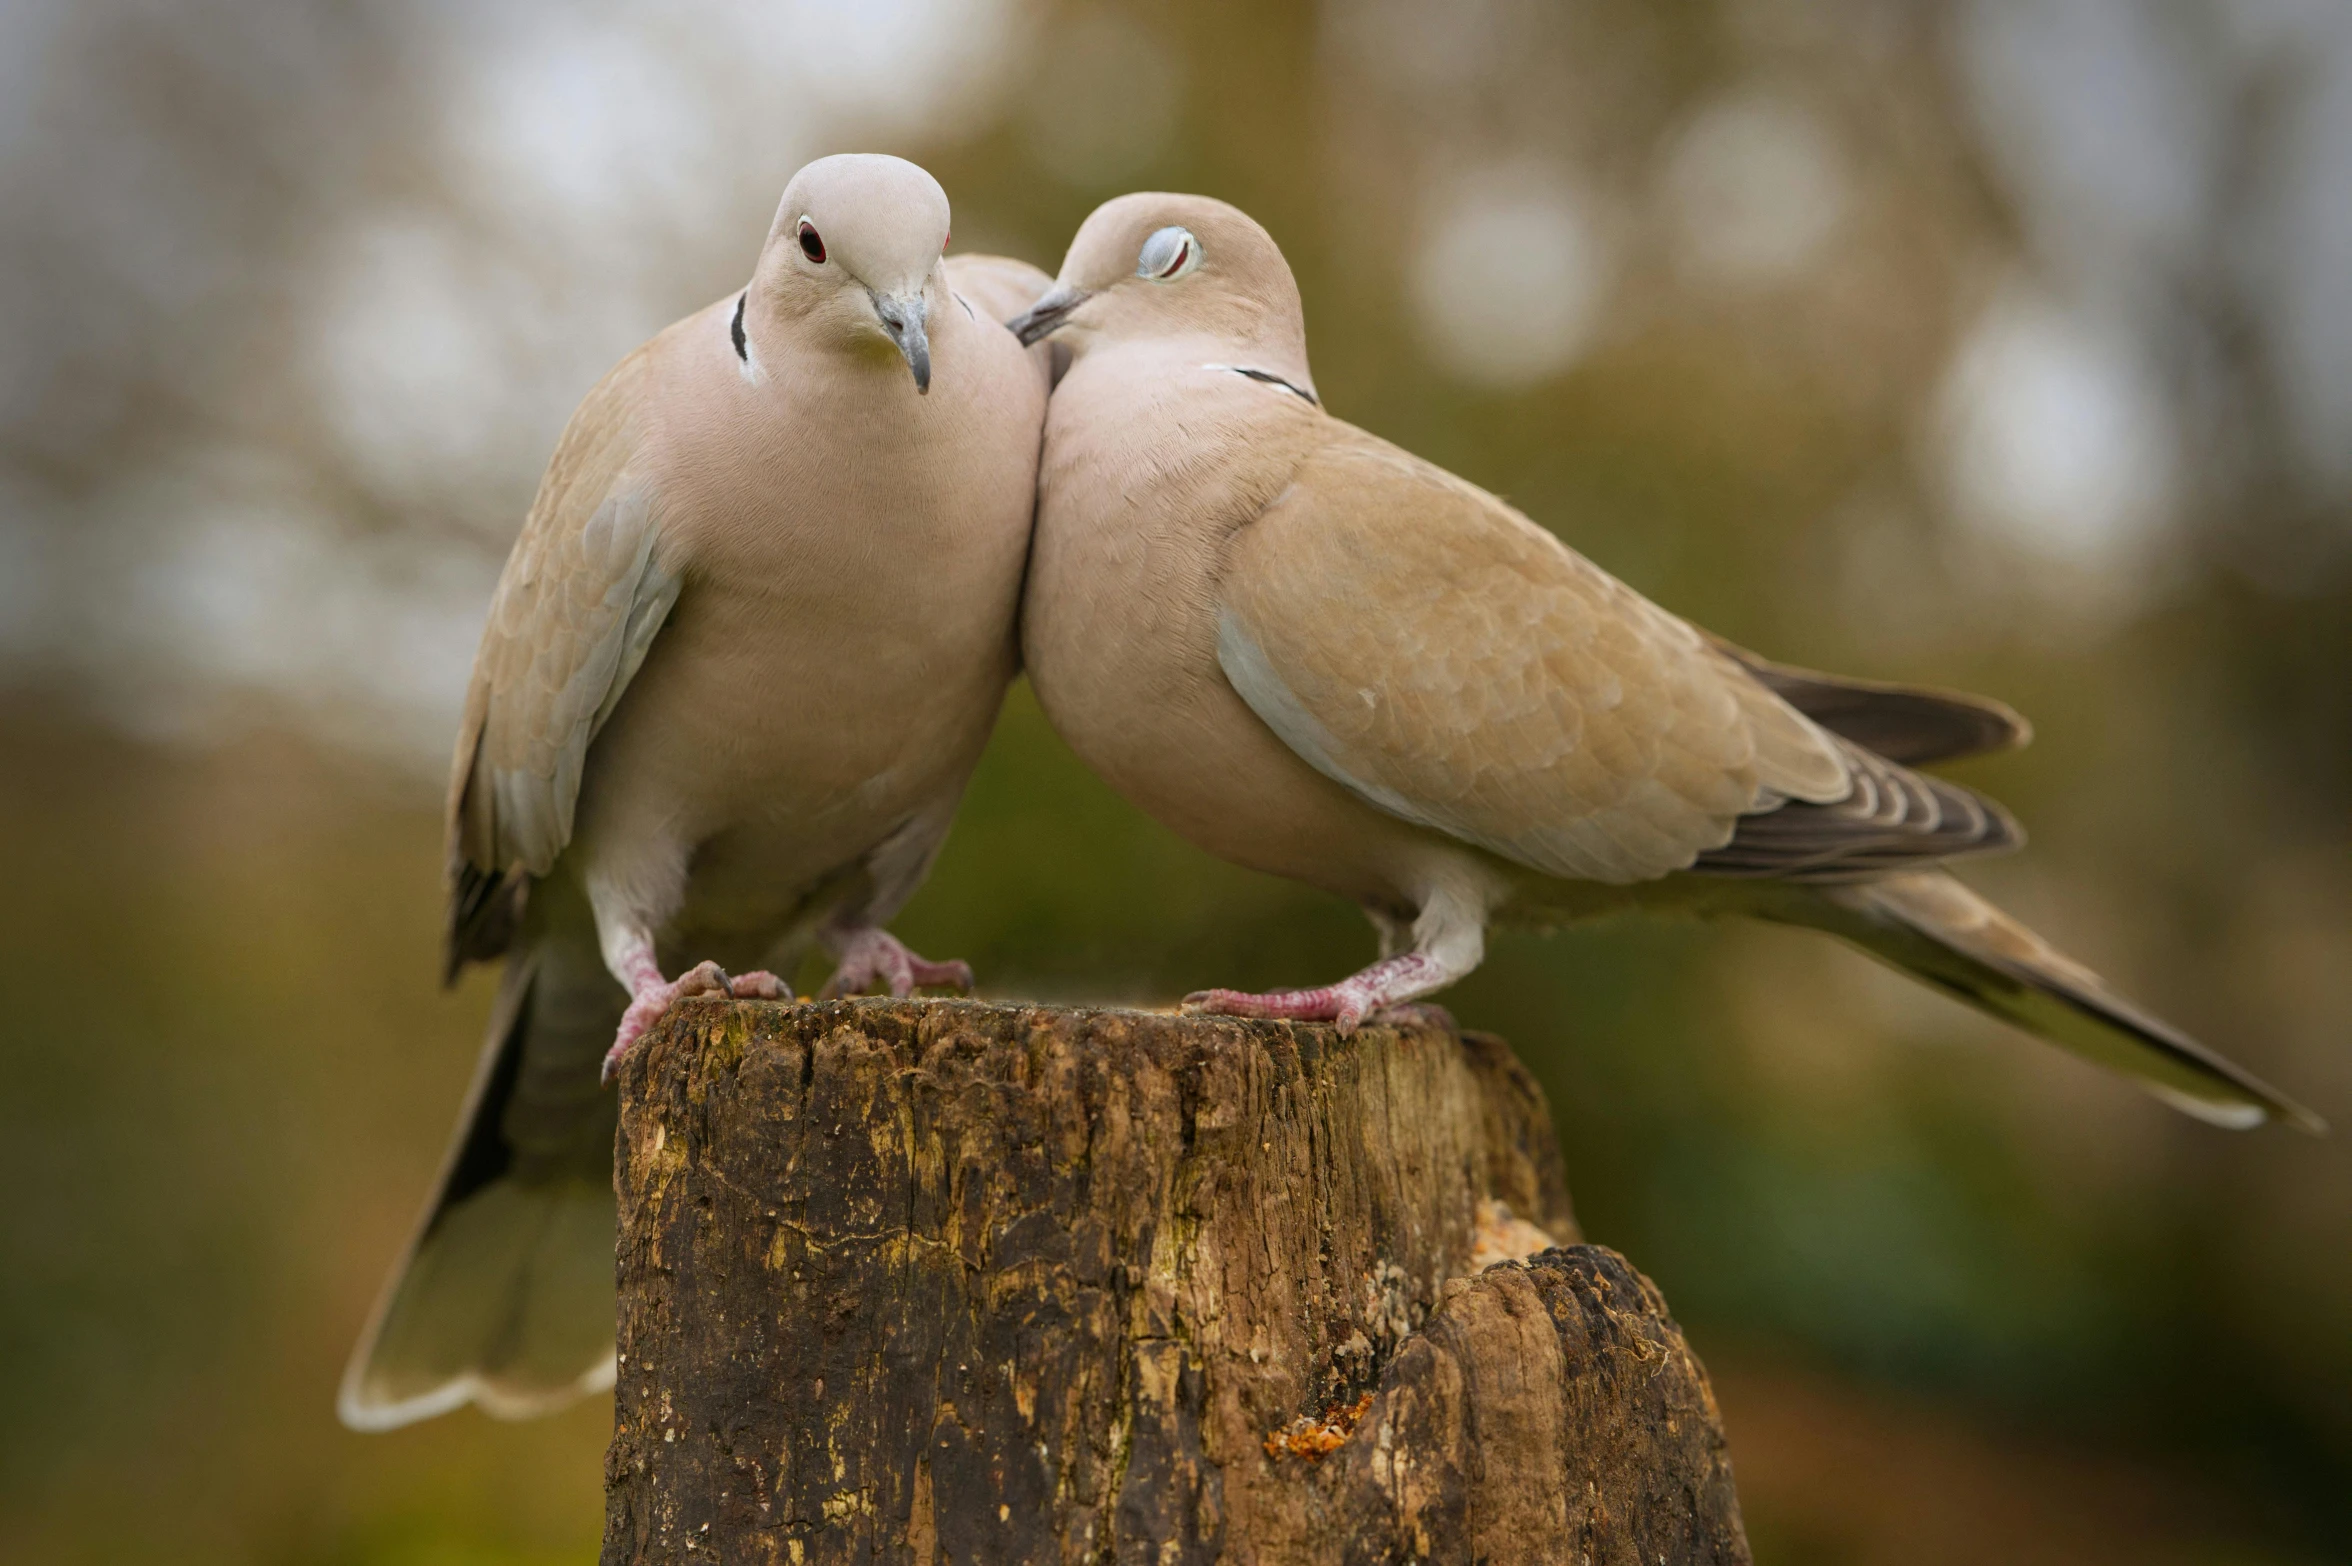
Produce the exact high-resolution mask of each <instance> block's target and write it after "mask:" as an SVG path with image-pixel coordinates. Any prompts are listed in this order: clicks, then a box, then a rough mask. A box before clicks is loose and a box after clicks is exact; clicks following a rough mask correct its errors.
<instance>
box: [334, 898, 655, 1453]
mask: <svg viewBox="0 0 2352 1566" xmlns="http://www.w3.org/2000/svg"><path fill="white" fill-rule="evenodd" d="M578 944H579V943H576V942H571V943H567V942H562V941H561V940H556V941H544V942H542V943H540V944H539V945H537V946H534V947H533V948H531V949H528V950H525V951H518V952H517V953H516V954H515V955H514V956H513V957H511V958H510V959H509V960H508V963H507V969H506V973H505V975H504V976H503V978H502V979H501V981H500V983H499V991H498V1001H497V1004H496V1006H495V1007H494V1008H493V1010H492V1012H491V1020H490V1037H489V1041H488V1044H487V1046H486V1047H485V1049H484V1051H483V1056H482V1065H481V1069H480V1071H479V1073H478V1074H477V1075H476V1077H475V1080H474V1087H473V1091H472V1092H471V1094H470V1095H469V1096H468V1099H467V1103H466V1109H465V1113H464V1115H463V1117H462V1118H461V1119H460V1120H459V1122H458V1135H457V1141H456V1144H455V1145H454V1146H453V1147H452V1148H451V1149H450V1154H449V1160H448V1163H447V1164H446V1165H445V1166H444V1168H443V1171H442V1175H441V1185H440V1189H439V1191H438V1192H437V1193H436V1195H435V1197H434V1199H433V1203H432V1205H431V1206H430V1207H429V1208H428V1209H427V1210H426V1215H425V1221H424V1223H423V1224H422V1225H421V1227H420V1229H419V1232H418V1234H417V1237H416V1239H415V1241H414V1242H413V1243H412V1244H411V1246H410V1248H409V1253H408V1255H407V1256H406V1257H405V1258H404V1259H403V1260H402V1262H401V1265H400V1266H399V1267H398V1268H397V1269H396V1270H395V1271H394V1273H393V1275H392V1279H391V1282H390V1283H389V1284H388V1285H387V1287H386V1289H385V1291H384V1296H383V1298H382V1299H381V1300H380V1301H379V1302H378V1303H377V1306H376V1310H375V1314H374V1316H373V1318H372V1319H371V1320H370V1321H369V1323H368V1326H367V1330H366V1331H365V1332H363V1333H362V1334H361V1336H360V1340H359V1346H358V1348H357V1349H356V1350H355V1351H354V1352H353V1354H352V1357H351V1365H350V1368H349V1369H348V1370H347V1371H346V1372H345V1373H344V1376H343V1387H342V1392H341V1395H340V1396H339V1397H338V1398H337V1400H336V1412H337V1414H338V1415H340V1416H341V1418H342V1420H343V1423H344V1424H346V1425H348V1426H350V1427H351V1428H352V1429H354V1430H389V1429H393V1428H394V1427H396V1426H399V1425H405V1424H410V1423H413V1422H414V1421H416V1420H420V1419H427V1418H430V1417H432V1416H433V1415H435V1414H441V1413H446V1412H448V1411H449V1410H451V1409H454V1408H456V1407H458V1406H460V1405H461V1404H464V1403H468V1402H472V1403H478V1404H480V1405H481V1407H482V1409H483V1411H484V1412H485V1413H489V1414H492V1415H495V1416H497V1417H499V1418H505V1419H522V1418H528V1417H531V1416H533V1415H537V1414H546V1413H552V1412H554V1411H555V1410H556V1409H558V1408H561V1407H563V1406H564V1405H565V1404H567V1403H570V1402H571V1401H573V1400H574V1399H576V1398H579V1397H583V1396H586V1395H587V1394H589V1393H592V1392H599V1391H602V1390H604V1389H605V1388H607V1387H609V1386H611V1385H612V1381H613V1234H614V1229H615V1226H616V1210H615V1203H614V1197H613V1183H612V1149H613V1134H614V1129H615V1117H616V1115H617V1113H618V1104H617V1101H616V1099H615V1097H614V1095H612V1094H611V1093H607V1092H604V1091H602V1089H601V1087H600V1085H599V1083H598V1080H597V1071H598V1067H599V1065H600V1063H601V1061H602V1059H603V1055H604V1050H605V1048H606V1046H607V1045H608V1044H610V1042H611V1040H612V1032H613V1028H614V1026H615V1024H616V1023H617V1022H618V1021H619V1018H620V1011H621V1006H622V1002H623V1000H624V999H625V997H623V996H622V995H621V992H620V987H619V986H618V985H616V984H614V983H613V981H612V980H611V979H610V978H609V977H607V976H606V975H605V973H604V971H603V966H602V964H601V963H600V962H598V961H597V959H596V955H595V949H594V945H593V941H592V940H591V941H590V942H588V943H587V945H586V949H585V950H584V951H574V950H572V949H570V948H571V947H572V946H574V945H578Z"/></svg>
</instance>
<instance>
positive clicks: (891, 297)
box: [874, 293, 931, 393]
mask: <svg viewBox="0 0 2352 1566" xmlns="http://www.w3.org/2000/svg"><path fill="white" fill-rule="evenodd" d="M874 314H875V315H876V316H878V317H879V318H880V319H881V322H882V330H884V331H885V332H888V333H889V334H890V340H891V341H892V342H894V343H896V344H897V345H898V351H899V352H900V353H902V354H905V355H906V362H907V368H908V369H910V370H912V371H914V372H915V390H916V392H918V393H923V392H928V391H930V389H931V339H930V337H929V336H928V335H926V334H925V332H924V330H923V328H924V323H926V322H927V321H929V320H930V319H931V307H930V306H929V305H927V304H925V303H924V302H923V296H922V295H921V294H920V293H905V294H876V295H875V296H874Z"/></svg>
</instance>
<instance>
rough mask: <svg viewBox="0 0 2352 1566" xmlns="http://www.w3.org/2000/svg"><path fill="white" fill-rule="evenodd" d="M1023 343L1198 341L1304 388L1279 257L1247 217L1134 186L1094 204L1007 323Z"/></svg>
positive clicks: (1297, 329)
mask: <svg viewBox="0 0 2352 1566" xmlns="http://www.w3.org/2000/svg"><path fill="white" fill-rule="evenodd" d="M1007 324H1008V325H1009V326H1011V327H1012V329H1013V330H1014V332H1015V333H1017V334H1018V335H1019V336H1020V339H1021V341H1022V342H1024V343H1035V342H1037V341H1038V340H1040V339H1041V338H1044V337H1046V336H1048V335H1051V334H1057V333H1058V334H1059V335H1060V336H1062V337H1064V338H1066V339H1068V340H1069V342H1070V344H1071V348H1072V351H1073V352H1074V353H1078V354H1083V353H1084V352H1085V351H1086V349H1087V347H1088V346H1089V345H1090V344H1091V343H1094V342H1097V341H1102V342H1110V341H1118V340H1132V339H1136V338H1155V337H1159V338H1166V337H1198V338H1203V339H1211V340H1214V341H1216V342H1219V343H1222V344H1225V345H1227V346H1228V347H1229V348H1231V349H1234V350H1245V351H1248V353H1249V354H1250V355H1251V356H1252V357H1253V358H1254V359H1257V360H1264V361H1268V362H1267V363H1266V368H1268V369H1270V370H1276V371H1280V372H1281V373H1283V374H1284V375H1286V376H1289V377H1291V378H1293V379H1295V380H1296V381H1298V382H1299V383H1300V384H1302V385H1303V384H1306V374H1307V367H1306V315H1305V311H1304V310H1303V308H1302V307H1301V305H1300V303H1299V291H1298V284H1297V282H1296V281H1295V280H1293V279H1292V277H1291V275H1290V264H1289V263H1288V262H1286V261H1284V260H1283V259H1282V251H1281V249H1280V248H1279V247H1277V246H1276V245H1275V243H1274V238H1273V236H1272V235H1270V234H1268V233H1267V232H1266V231H1265V230H1264V229H1262V228H1260V227H1259V226H1258V225H1257V223H1256V222H1255V221H1253V220H1252V219H1251V218H1250V216H1249V214H1247V213H1245V212H1243V211H1241V210H1240V209H1238V208H1236V207H1230V206H1227V205H1226V204H1225V203H1224V202H1222V201H1217V200H1214V199H1212V198H1210V197H1207V196H1181V195H1168V194H1165V193H1162V192H1158V191H1142V192H1138V193H1136V194H1134V195H1130V196H1120V197H1118V198H1117V199H1115V200H1112V201H1106V202H1104V203H1103V204H1102V205H1101V206H1099V207H1097V208H1095V209H1094V214H1093V216H1091V217H1089V218H1088V219H1087V220H1086V221H1085V223H1084V224H1082V225H1081V226H1080V227H1079V230H1078V234H1077V237H1076V238H1074V239H1072V240H1071V241H1070V252H1069V254H1068V255H1067V256H1065V257H1064V258H1063V260H1062V273H1061V276H1060V277H1058V278H1056V279H1055V280H1054V286H1053V288H1052V290H1051V291H1049V292H1048V293H1047V294H1046V295H1045V297H1044V298H1042V299H1040V300H1038V301H1037V303H1036V304H1035V305H1033V306H1031V307H1030V309H1029V311H1028V312H1027V313H1026V314H1025V315H1022V316H1019V317H1017V318H1015V319H1014V320H1012V321H1010V322H1008V323H1007Z"/></svg>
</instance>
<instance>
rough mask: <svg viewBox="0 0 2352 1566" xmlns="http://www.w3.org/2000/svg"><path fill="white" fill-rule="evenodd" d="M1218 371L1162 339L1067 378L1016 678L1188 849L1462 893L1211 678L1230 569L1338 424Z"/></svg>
mask: <svg viewBox="0 0 2352 1566" xmlns="http://www.w3.org/2000/svg"><path fill="white" fill-rule="evenodd" d="M1231 358H1232V353H1231V350H1230V349H1229V348H1224V347H1222V346H1221V345H1220V344H1218V343H1217V342H1216V341H1215V340H1214V339H1201V340H1198V341H1192V340H1185V339H1177V340H1174V341H1169V340H1165V339H1157V340H1151V341H1148V342H1136V343H1122V344H1117V345H1108V344H1106V345H1102V346H1098V347H1096V348H1095V349H1093V350H1092V351H1091V352H1089V353H1087V354H1085V355H1083V356H1081V357H1080V358H1078V360H1077V361H1076V362H1075V363H1074V364H1073V365H1072V366H1071V368H1070V370H1069V373H1068V374H1067V375H1066V376H1065V377H1064V378H1063V380H1062V382H1061V384H1060V386H1059V388H1058V389H1057V390H1056V391H1055V393H1054V397H1053V400H1052V402H1051V403H1050V404H1049V405H1048V407H1047V411H1046V420H1047V429H1046V445H1045V458H1044V462H1043V464H1042V466H1041V467H1040V469H1039V479H1038V529H1037V538H1036V542H1035V545H1034V547H1033V551H1032V554H1031V559H1030V567H1029V584H1028V588H1027V592H1026V596H1025V599H1024V609H1023V619H1022V650H1023V658H1024V662H1025V664H1026V666H1027V669H1028V673H1029V676H1030V680H1031V683H1032V684H1033V686H1034V687H1035V689H1036V692H1037V696H1038V700H1039V703H1040V704H1041V705H1042V706H1043V707H1044V709H1045V712H1046V715H1047V717H1048V718H1049V719H1050V720H1051V721H1052V722H1053V724H1054V726H1055V728H1056V729H1057V731H1058V732H1059V733H1060V734H1061V735H1062V736H1063V737H1064V739H1066V740H1067V741H1068V742H1069V744H1070V745H1071V747H1072V748H1073V749H1074V750H1075V751H1076V752H1077V753H1078V755H1079V757H1080V759H1082V760H1083V761H1085V762H1086V763H1087V764H1088V765H1089V766H1090V767H1092V768H1093V769H1094V770H1095V771H1097V772H1098V773H1100V774H1101V775H1102V776H1103V778H1104V779H1105V780H1106V781H1107V782H1109V783H1110V784H1111V785H1112V787H1114V788H1116V789H1117V790H1119V791H1120V792H1121V793H1122V794H1124V795H1126V796H1127V798H1128V799H1130V800H1131V801H1133V802H1134V803H1135V804H1137V805H1138V806H1140V807H1141V808H1142V809H1144V810H1145V811H1147V812H1148V813H1150V814H1151V815H1153V816H1155V817H1157V818H1158V819H1159V820H1161V821H1162V822H1164V823H1166V824H1167V825H1168V826H1170V827H1172V828H1173V829H1174V830H1176V831H1177V832H1179V833H1180V834H1182V835H1183V836H1185V837H1187V838H1189V839H1191V840H1192V841H1193V842H1194V843H1196V844H1198V845H1199V846H1201V847H1203V848H1205V849H1207V850H1208V851H1209V852H1211V853H1214V854H1217V855H1219V856H1220V857H1222V858H1225V859H1229V860H1232V861H1233V862H1235V863H1237V864H1242V865H1247V866H1249V867H1250V868H1252V869H1257V870H1263V871H1266V872H1268V873H1271V874H1276V875H1287V876H1291V877H1294V878H1297V879H1302V880H1306V881H1308V882H1311V883H1313V884H1315V885H1319V886H1323V887H1326V888H1327V889H1329V890H1332V891H1335V892H1338V893H1339V894H1341V895H1342V896H1347V897H1350V898H1354V899H1356V900H1358V901H1364V902H1371V903H1378V904H1387V905H1394V906H1410V905H1411V904H1413V903H1414V902H1416V901H1417V900H1418V899H1419V898H1420V896H1421V895H1422V894H1423V892H1425V891H1426V889H1427V887H1428V886H1429V885H1431V884H1434V883H1435V882H1436V881H1438V880H1448V879H1459V876H1460V873H1461V866H1460V863H1459V861H1460V860H1461V857H1462V856H1461V853H1460V850H1459V849H1458V848H1457V847H1456V846H1455V845H1452V844H1449V843H1446V842H1444V841H1443V840H1442V839H1440V838H1439V837H1437V836H1436V835H1435V834H1432V833H1430V832H1428V831H1426V830H1423V829H1421V828H1419V827H1417V826H1415V825H1414V824H1412V823H1410V822H1407V821H1404V820H1400V819H1399V818H1397V817H1395V816H1393V815H1391V814H1389V813H1387V812H1385V811H1383V810H1381V809H1379V808H1377V807H1375V806H1373V805H1371V804H1369V803H1367V802H1366V801H1365V800H1364V799H1362V798H1360V797H1359V796H1358V795H1357V794H1355V793H1354V792H1352V791H1351V790H1350V789H1349V788H1347V787H1346V786H1345V785H1344V784H1343V783H1340V782H1338V781H1336V780H1334V779H1332V778H1330V777H1327V776H1325V775H1324V774H1323V773H1321V772H1319V771H1317V770H1316V769H1315V768H1314V767H1312V766H1310V765H1308V764H1307V763H1306V762H1305V761H1303V760H1302V759H1301V758H1300V756H1299V755H1298V753H1297V752H1296V751H1294V750H1293V749H1292V748H1291V747H1290V746H1289V745H1288V744H1286V743H1285V742H1284V740H1283V738H1282V737H1281V736H1280V735H1278V734H1277V733H1276V732H1275V731H1274V730H1273V729H1271V728H1269V727H1268V726H1267V724H1266V723H1265V722H1264V721H1262V720H1261V719H1260V718H1259V717H1258V716H1257V715H1256V714H1255V713H1254V712H1252V711H1251V709H1250V707H1249V705H1248V704H1247V703H1245V702H1244V701H1243V699H1242V697H1241V695H1240V693H1239V692H1237V691H1236V690H1235V688H1234V686H1233V684H1232V683H1231V682H1230V681H1229V680H1228V679H1227V678H1226V676H1225V674H1224V672H1223V671H1222V669H1221V668H1220V666H1219V663H1218V600H1219V594H1220V592H1221V590H1222V578H1223V576H1224V573H1225V567H1226V562H1227V556H1228V553H1229V551H1230V549H1231V548H1232V547H1233V545H1234V543H1235V540H1236V538H1237V537H1238V536H1239V535H1241V534H1243V533H1244V532H1245V531H1246V530H1247V529H1248V528H1249V527H1250V526H1251V525H1252V524H1253V523H1255V522H1256V521H1257V520H1258V518H1260V517H1261V516H1263V515H1265V514H1266V512H1267V509H1268V508H1269V507H1270V506H1272V505H1274V503H1275V501H1276V499H1277V497H1278V496H1280V495H1281V494H1282V493H1283V491H1284V490H1285V489H1286V488H1287V487H1288V486H1289V485H1290V483H1291V481H1292V477H1293V474H1294V473H1295V471H1296V470H1297V468H1298V466H1299V464H1300V463H1301V461H1302V460H1303V459H1304V458H1305V457H1306V456H1307V455H1308V454H1309V453H1310V452H1312V451H1313V450H1315V449H1316V448H1317V447H1318V446H1319V445H1320V444H1321V443H1322V442H1323V441H1324V440H1325V439H1327V438H1328V432H1329V427H1330V426H1331V425H1332V423H1333V421H1332V420H1330V419H1329V418H1328V416H1326V415H1325V414H1324V413H1323V412H1322V411H1321V410H1320V409H1319V408H1317V407H1316V406H1314V405H1313V404H1311V403H1308V402H1306V401H1305V400H1304V399H1302V398H1300V397H1298V396H1296V395H1295V394H1293V393H1291V392H1289V391H1287V390H1285V389H1283V388H1281V387H1278V386H1273V385H1269V384H1267V383H1265V382H1263V381H1259V380H1254V379H1251V378H1249V377H1247V376H1244V375H1241V374H1237V373H1235V372H1234V371H1233V370H1231V369H1229V368H1225V367H1222V365H1221V361H1225V360H1230V359H1231ZM1324 612H1325V613H1327V614H1329V615H1334V616H1336V615H1344V614H1346V613H1347V612H1348V610H1347V607H1346V606H1345V605H1344V604H1342V603H1338V602H1336V601H1334V602H1331V603H1329V604H1327V605H1325V606H1324ZM1493 879H1494V880H1495V883H1496V886H1497V887H1498V888H1499V886H1500V885H1501V882H1502V880H1503V879H1504V873H1503V872H1501V871H1500V870H1499V869H1498V870H1497V871H1496V873H1495V875H1494V877H1493Z"/></svg>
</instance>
